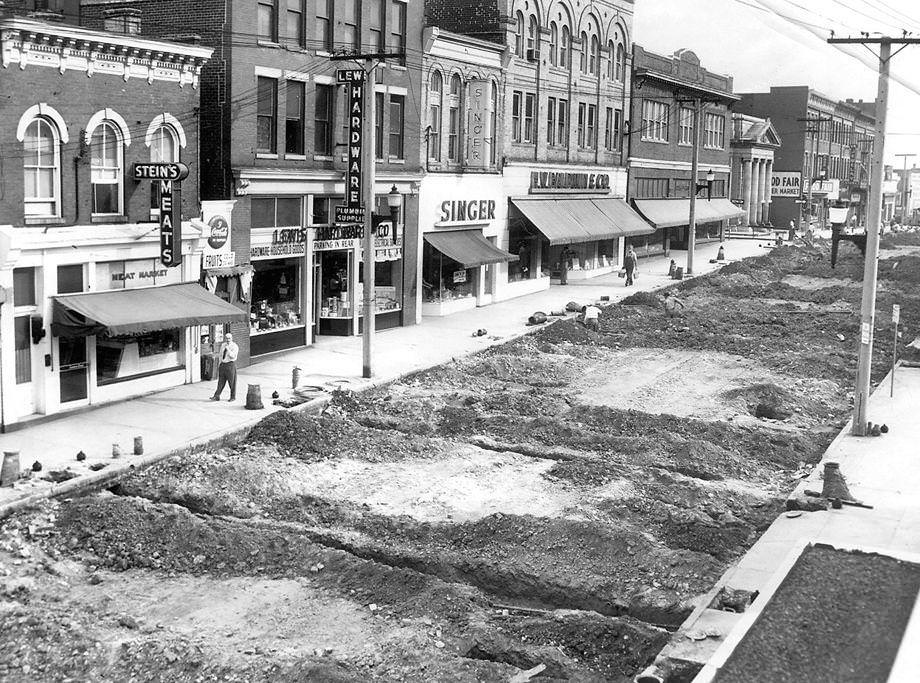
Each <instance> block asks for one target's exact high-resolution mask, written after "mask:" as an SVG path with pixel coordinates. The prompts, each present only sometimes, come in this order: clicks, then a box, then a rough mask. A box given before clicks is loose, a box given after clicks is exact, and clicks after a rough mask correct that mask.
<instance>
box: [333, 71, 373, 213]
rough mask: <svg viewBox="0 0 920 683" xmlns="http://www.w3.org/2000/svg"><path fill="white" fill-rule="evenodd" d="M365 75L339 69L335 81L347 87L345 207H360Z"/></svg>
mask: <svg viewBox="0 0 920 683" xmlns="http://www.w3.org/2000/svg"><path fill="white" fill-rule="evenodd" d="M365 75H366V74H365V73H364V71H363V70H361V69H339V70H338V71H336V80H337V81H338V82H339V83H344V84H345V85H346V86H347V87H348V108H349V115H348V169H347V170H346V171H345V206H347V207H350V208H357V207H359V206H361V148H362V147H363V145H364V140H363V137H362V132H363V131H362V129H361V127H362V125H363V123H364V87H365Z"/></svg>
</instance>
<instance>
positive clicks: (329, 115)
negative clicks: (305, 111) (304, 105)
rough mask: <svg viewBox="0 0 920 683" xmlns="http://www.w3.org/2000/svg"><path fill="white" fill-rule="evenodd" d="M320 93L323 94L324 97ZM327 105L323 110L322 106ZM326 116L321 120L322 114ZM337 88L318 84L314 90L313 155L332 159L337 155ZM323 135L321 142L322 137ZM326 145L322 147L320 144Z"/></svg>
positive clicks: (326, 84)
mask: <svg viewBox="0 0 920 683" xmlns="http://www.w3.org/2000/svg"><path fill="white" fill-rule="evenodd" d="M320 93H323V95H322V97H321V96H320ZM321 104H325V108H324V109H321V107H320V105H321ZM321 113H322V114H324V116H323V117H322V118H320V114H321ZM334 125H335V86H334V85H332V84H329V83H316V84H315V85H314V88H313V154H314V155H315V156H322V157H331V156H332V155H333V154H334V153H335V139H334V138H335V136H334V135H333V129H334ZM321 135H323V139H322V140H321V138H320V136H321ZM320 141H322V142H323V143H324V144H323V145H322V147H320V145H319V144H317V143H319V142H320Z"/></svg>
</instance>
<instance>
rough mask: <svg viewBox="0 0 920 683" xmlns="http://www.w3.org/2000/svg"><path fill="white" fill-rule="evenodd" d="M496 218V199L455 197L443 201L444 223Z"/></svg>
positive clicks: (471, 221) (477, 221)
mask: <svg viewBox="0 0 920 683" xmlns="http://www.w3.org/2000/svg"><path fill="white" fill-rule="evenodd" d="M494 220H495V200H494V199H455V200H448V201H446V202H441V222H442V223H473V222H476V223H481V222H483V221H494Z"/></svg>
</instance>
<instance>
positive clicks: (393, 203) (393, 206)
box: [387, 185, 403, 244]
mask: <svg viewBox="0 0 920 683" xmlns="http://www.w3.org/2000/svg"><path fill="white" fill-rule="evenodd" d="M402 203H403V196H402V195H401V194H400V192H399V190H397V189H396V185H393V187H391V188H390V191H389V192H388V193H387V206H388V207H390V221H391V222H392V223H393V244H396V242H397V241H398V240H397V238H396V226H397V225H399V210H400V209H401V208H402Z"/></svg>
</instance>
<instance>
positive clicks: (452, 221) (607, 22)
mask: <svg viewBox="0 0 920 683" xmlns="http://www.w3.org/2000/svg"><path fill="white" fill-rule="evenodd" d="M425 11H426V16H425V22H426V25H427V26H430V27H437V28H438V29H439V30H440V31H441V33H440V37H441V40H442V41H446V42H445V43H444V45H445V47H444V50H449V48H448V47H447V46H446V45H447V42H452V43H455V44H460V43H462V41H460V40H459V39H458V38H456V36H461V35H462V36H464V37H465V39H466V40H467V41H469V40H471V39H477V41H478V43H483V42H484V41H487V42H489V43H492V44H495V45H498V46H500V48H501V50H502V52H501V54H500V55H499V54H498V53H497V52H496V51H495V49H494V48H492V49H491V50H490V48H487V47H484V46H482V45H478V47H477V50H480V51H482V52H483V53H484V54H485V53H488V54H489V55H490V57H489V58H488V59H489V60H490V64H491V66H489V67H488V68H485V67H483V66H482V65H479V66H477V67H475V68H472V67H463V68H467V69H470V68H472V70H473V71H476V72H477V73H480V74H482V76H483V78H484V79H485V82H486V85H487V86H488V87H486V88H484V89H483V90H482V92H483V97H484V100H483V103H484V107H483V109H484V112H485V116H484V119H483V120H484V122H485V123H486V125H485V127H484V129H483V131H481V136H482V140H481V143H482V148H483V149H484V150H485V153H484V155H483V156H482V157H481V159H480V160H479V161H478V162H476V163H470V160H469V159H468V158H467V157H464V156H463V155H461V156H460V158H459V159H460V160H459V164H458V165H456V166H455V167H452V166H451V160H450V159H447V161H446V162H445V160H444V159H443V157H442V159H440V160H437V159H432V158H430V156H431V155H430V154H429V173H446V172H456V171H462V173H463V175H464V176H466V177H468V180H466V181H465V182H469V183H473V184H474V185H477V188H478V189H475V190H474V194H473V195H472V196H471V197H470V199H477V200H478V199H486V200H487V201H489V202H495V205H496V207H497V209H496V213H495V216H494V218H490V220H489V224H488V225H487V226H486V228H485V229H486V233H485V234H486V235H487V236H488V238H489V239H490V240H492V241H494V246H495V247H497V249H499V250H500V251H502V252H505V255H504V256H501V255H500V254H495V255H493V256H494V258H496V259H499V260H498V261H497V262H495V263H492V264H490V265H489V266H488V267H486V268H485V269H484V270H483V272H482V275H481V277H480V280H479V281H480V282H483V283H484V287H485V288H484V289H483V288H481V289H480V290H479V291H478V293H477V294H476V298H477V301H478V303H479V305H483V304H484V303H489V302H490V301H494V300H498V299H504V298H508V297H511V296H517V295H520V294H526V293H529V292H533V291H539V290H541V289H546V288H547V287H549V286H550V283H551V282H553V281H556V282H559V281H561V280H563V279H566V280H567V279H569V278H586V277H591V276H594V275H599V274H603V273H608V272H610V271H612V270H614V269H615V268H617V264H618V263H619V261H620V258H621V255H622V252H623V238H624V237H626V236H627V235H630V234H639V233H644V232H650V229H649V227H648V225H647V224H645V223H644V221H642V219H641V218H640V217H639V216H638V215H637V214H636V213H635V212H634V211H632V210H631V209H630V207H629V206H628V205H627V204H626V202H625V196H626V194H625V193H626V167H625V155H624V150H623V145H622V139H623V112H624V111H626V110H627V108H628V93H629V76H630V74H629V69H628V68H627V55H628V54H629V49H630V44H631V32H632V16H633V3H632V2H629V1H627V0H602V1H597V2H592V3H590V5H586V4H585V3H582V2H574V1H570V0H560V1H557V2H554V3H539V2H534V1H533V0H488V1H486V0H483V1H482V2H464V3H458V2H451V1H450V0H427V2H426V3H425ZM450 36H453V37H450ZM436 44H437V43H436ZM454 54H455V55H458V56H459V55H460V54H461V51H455V52H454ZM499 57H500V59H499ZM459 59H460V61H463V59H462V58H459ZM432 68H435V66H434V65H433V64H432V67H431V68H429V69H428V72H427V73H426V77H427V78H428V79H429V87H428V89H427V91H428V92H429V93H431V92H435V93H436V92H438V91H437V89H434V90H432V88H431V87H430V82H431V79H432V78H435V79H437V76H434V74H433V73H432V72H431V71H432ZM458 68H460V67H458ZM461 70H462V69H461ZM442 71H443V69H442ZM475 80H476V79H475V78H473V81H475ZM444 87H445V90H444V92H445V93H447V92H449V91H450V84H449V83H448V85H446V86H444ZM490 88H497V91H493V90H491V89H490ZM438 101H440V99H439V100H438ZM473 101H474V102H476V104H477V106H478V105H479V102H478V101H477V100H476V99H473ZM429 102H430V100H429ZM464 111H465V109H464V108H463V106H462V105H461V111H460V116H459V120H460V121H461V122H463V121H465V120H466V117H465V115H464V113H463V112H464ZM426 113H427V114H428V115H429V119H430V117H431V109H430V107H429V109H428V110H427V111H426ZM441 115H443V111H442V112H440V113H439V116H441ZM442 123H443V124H444V125H448V126H450V119H449V117H448V118H445V119H443V120H442ZM427 125H428V126H432V121H431V120H429V121H428V122H427ZM429 130H435V135H436V136H438V135H439V136H440V138H441V139H442V140H444V139H445V131H444V129H443V128H442V129H441V130H437V129H436V126H432V128H430V129H429ZM447 135H448V136H449V135H450V130H449V129H448V130H447ZM430 139H431V135H430V133H429V140H430ZM461 139H466V138H465V136H463V135H461ZM471 142H475V137H474V139H473V140H471ZM448 144H449V143H448ZM448 149H449V147H448ZM432 162H435V163H434V164H432ZM445 164H446V165H445ZM484 173H485V174H493V176H494V177H493V178H492V179H491V180H490V181H488V182H480V183H477V181H476V180H475V178H473V177H472V176H473V174H484ZM426 182H427V180H426ZM462 198H463V199H466V197H462ZM424 199H425V198H424V197H423V203H424ZM445 199H447V197H446V196H444V193H443V192H442V193H441V194H440V195H438V196H436V197H435V198H434V199H433V200H432V201H430V202H428V203H429V204H430V205H431V206H433V207H436V208H437V209H438V211H437V212H434V217H433V218H432V216H423V217H422V218H421V229H422V231H423V232H425V231H428V232H431V233H432V234H435V235H436V234H438V233H442V232H444V231H448V230H455V229H457V228H458V227H463V226H466V227H473V228H475V226H476V225H477V223H476V222H477V221H478V220H479V218H471V217H469V216H466V218H462V217H461V218H460V219H459V220H458V216H457V215H456V207H453V208H452V207H451V206H448V207H447V209H446V212H445V211H443V210H442V208H443V207H442V202H443V201H444V200H445ZM438 200H439V201H438ZM477 206H478V204H477ZM428 213H429V214H431V213H432V212H431V211H429V212H428ZM480 227H482V225H481V224H480ZM489 231H491V232H489ZM434 239H436V240H443V239H444V238H441V237H434ZM427 242H428V244H429V245H430V246H433V245H431V241H430V240H427ZM434 251H438V250H437V249H435V250H434ZM428 253H429V254H430V255H431V258H432V259H435V258H440V257H438V256H437V254H435V253H434V252H432V251H431V249H428ZM509 255H510V256H511V257H512V258H509ZM483 257H484V258H485V255H483ZM461 270H462V269H460V268H457V269H456V270H455V271H454V272H457V273H458V277H461V278H462V277H463V276H462V275H460V274H459V273H460V271H461ZM432 272H433V269H432ZM439 278H440V279H441V280H443V272H442V273H441V274H440V275H439ZM428 284H429V285H433V284H434V283H428ZM444 288H445V287H444V285H443V284H438V286H437V289H439V290H440V289H444ZM448 289H449V287H448Z"/></svg>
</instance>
